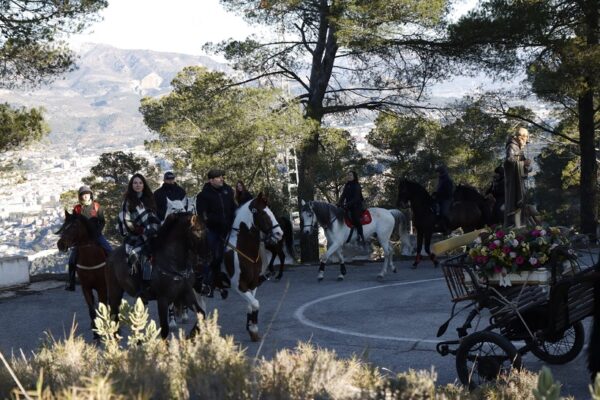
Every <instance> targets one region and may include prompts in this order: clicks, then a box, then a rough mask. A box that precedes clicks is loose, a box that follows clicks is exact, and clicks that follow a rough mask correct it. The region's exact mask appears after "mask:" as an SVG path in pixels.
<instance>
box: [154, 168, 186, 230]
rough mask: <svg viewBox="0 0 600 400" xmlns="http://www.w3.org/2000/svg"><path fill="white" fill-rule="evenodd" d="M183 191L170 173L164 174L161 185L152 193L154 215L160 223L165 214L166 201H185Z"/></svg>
mask: <svg viewBox="0 0 600 400" xmlns="http://www.w3.org/2000/svg"><path fill="white" fill-rule="evenodd" d="M185 196H186V193H185V190H184V189H183V188H182V187H181V186H179V185H178V184H177V183H176V182H175V174H174V173H173V172H171V171H168V172H166V173H165V175H164V177H163V184H162V186H161V187H160V188H158V189H156V191H155V192H154V202H155V203H156V215H157V216H158V218H160V220H161V221H164V220H165V214H166V213H167V199H169V200H171V201H174V200H183V199H185Z"/></svg>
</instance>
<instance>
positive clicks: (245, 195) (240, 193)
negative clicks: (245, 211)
mask: <svg viewBox="0 0 600 400" xmlns="http://www.w3.org/2000/svg"><path fill="white" fill-rule="evenodd" d="M253 198H254V196H252V193H250V192H249V191H248V189H246V185H244V182H242V181H237V183H236V184H235V203H236V204H237V206H238V207H239V206H241V205H242V204H245V203H247V202H248V201H250V200H252V199H253Z"/></svg>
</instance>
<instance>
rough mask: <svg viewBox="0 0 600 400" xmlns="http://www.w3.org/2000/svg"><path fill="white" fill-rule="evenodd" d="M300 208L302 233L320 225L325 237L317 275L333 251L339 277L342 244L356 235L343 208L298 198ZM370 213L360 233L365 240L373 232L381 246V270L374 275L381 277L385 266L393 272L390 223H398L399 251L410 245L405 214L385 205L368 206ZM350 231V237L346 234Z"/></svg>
mask: <svg viewBox="0 0 600 400" xmlns="http://www.w3.org/2000/svg"><path fill="white" fill-rule="evenodd" d="M301 204H302V208H301V210H300V218H301V220H302V226H303V233H304V234H308V233H310V232H312V230H313V229H315V228H316V227H317V225H320V226H321V227H322V228H323V230H324V231H325V236H326V237H327V252H326V253H325V255H323V257H321V264H320V266H319V274H318V276H317V279H318V280H319V281H321V280H323V277H324V275H325V263H327V260H328V259H329V257H331V256H332V255H333V254H334V253H335V254H337V256H338V257H339V259H340V274H339V275H338V280H343V279H344V277H345V275H346V265H345V263H344V255H343V254H342V248H343V247H344V244H345V243H347V242H348V241H356V240H357V238H358V235H357V233H356V229H354V230H352V232H351V229H350V228H349V227H348V226H347V225H346V223H345V221H344V219H345V218H344V209H342V208H340V207H337V206H335V205H333V204H329V203H325V202H322V201H309V202H308V203H306V202H305V201H304V200H302V201H301ZM368 210H369V213H370V214H371V219H372V220H371V222H370V223H369V224H366V225H363V233H364V237H365V240H367V239H369V238H371V237H372V236H373V234H376V235H377V240H378V241H379V244H380V245H381V247H382V248H383V253H384V259H383V267H382V269H381V272H380V273H379V274H378V275H377V278H378V279H382V278H383V277H384V275H385V274H386V272H387V270H388V268H389V269H391V270H392V271H393V272H396V267H395V266H394V262H393V254H394V251H393V248H392V245H391V242H390V237H391V235H392V232H393V231H394V227H395V226H398V234H399V235H400V241H401V243H402V246H403V253H405V252H406V251H407V249H411V247H412V246H411V243H410V238H409V235H408V229H407V227H408V222H407V218H406V217H405V216H404V214H403V213H402V212H401V211H400V210H386V209H385V208H378V207H371V208H369V209H368ZM350 235H351V237H350Z"/></svg>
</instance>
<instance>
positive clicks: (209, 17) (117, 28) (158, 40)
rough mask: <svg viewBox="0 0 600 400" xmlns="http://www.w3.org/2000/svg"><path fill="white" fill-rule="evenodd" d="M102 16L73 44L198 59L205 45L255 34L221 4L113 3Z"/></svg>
mask: <svg viewBox="0 0 600 400" xmlns="http://www.w3.org/2000/svg"><path fill="white" fill-rule="evenodd" d="M101 15H102V16H103V17H104V20H103V21H100V22H98V23H96V24H94V25H92V26H91V27H90V28H89V29H88V31H87V32H86V33H84V34H81V35H77V36H74V37H72V38H71V39H70V41H71V42H72V43H74V44H78V43H85V42H92V43H104V44H109V45H111V46H115V47H118V48H122V49H150V50H157V51H171V52H177V53H185V54H195V55H198V54H202V44H203V43H205V42H209V41H220V40H224V39H227V38H230V37H233V38H236V39H242V38H244V37H246V36H247V35H248V34H249V33H251V32H252V28H251V27H250V26H248V24H246V23H245V22H244V21H243V20H242V19H241V18H240V17H238V16H236V15H234V14H233V13H228V12H226V11H225V10H224V9H223V8H222V7H221V6H220V5H219V1H218V0H109V5H108V7H107V8H106V9H105V10H104V11H103V12H102V13H101Z"/></svg>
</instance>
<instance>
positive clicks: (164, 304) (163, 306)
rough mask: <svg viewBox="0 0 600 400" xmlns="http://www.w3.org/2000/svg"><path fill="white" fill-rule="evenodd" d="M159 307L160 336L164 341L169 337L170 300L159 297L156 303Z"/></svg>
mask: <svg viewBox="0 0 600 400" xmlns="http://www.w3.org/2000/svg"><path fill="white" fill-rule="evenodd" d="M156 303H157V306H158V321H159V323H160V336H161V337H162V338H163V339H166V338H167V337H169V304H170V303H169V300H168V299H167V298H166V297H159V298H158V299H157V301H156Z"/></svg>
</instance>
